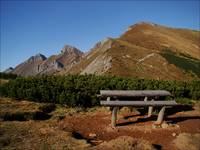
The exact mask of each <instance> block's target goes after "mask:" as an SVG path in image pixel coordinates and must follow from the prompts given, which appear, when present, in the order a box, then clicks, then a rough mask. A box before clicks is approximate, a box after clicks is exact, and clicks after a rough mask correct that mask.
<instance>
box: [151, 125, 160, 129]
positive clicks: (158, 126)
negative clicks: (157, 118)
mask: <svg viewBox="0 0 200 150" xmlns="http://www.w3.org/2000/svg"><path fill="white" fill-rule="evenodd" d="M160 127H161V126H160V125H159V124H152V128H153V129H157V128H160Z"/></svg>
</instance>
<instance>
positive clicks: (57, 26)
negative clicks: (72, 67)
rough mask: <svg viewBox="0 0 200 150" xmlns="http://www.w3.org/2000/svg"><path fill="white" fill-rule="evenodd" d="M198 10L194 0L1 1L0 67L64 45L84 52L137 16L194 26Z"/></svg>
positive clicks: (198, 20) (198, 21)
mask: <svg viewBox="0 0 200 150" xmlns="http://www.w3.org/2000/svg"><path fill="white" fill-rule="evenodd" d="M199 14H200V1H199V0H154V1H152V0H141V1H139V0H135V1H130V0H128V1H120V0H116V1H115V0H111V1H105V0H102V1H91V0H90V1H86V0H82V1H77V0H75V1H70V0H68V1H62V0H58V1H53V0H50V1H48V0H43V1H42V0H41V1H39V0H37V1H30V0H29V1H17V0H16V1H12V0H7V1H6V0H3V1H2V0H1V14H0V15H1V16H0V17H1V52H0V58H1V60H0V70H1V71H3V70H4V69H6V68H8V67H10V66H12V67H15V66H16V65H17V64H19V63H21V62H22V61H24V60H26V59H28V58H29V57H30V56H32V55H35V54H37V53H42V54H44V55H45V56H47V57H48V56H50V55H52V54H58V53H59V52H60V50H61V48H62V47H63V46H64V44H70V45H73V46H75V47H77V48H79V49H80V50H82V51H88V50H89V49H90V48H92V47H93V46H94V44H95V43H96V42H98V41H100V40H102V39H104V38H106V37H118V36H120V35H121V34H122V33H123V32H124V31H125V30H126V29H127V28H128V26H130V25H133V24H135V23H137V22H141V21H147V22H154V23H157V24H162V25H167V26H171V27H179V28H190V29H195V30H200V15H199Z"/></svg>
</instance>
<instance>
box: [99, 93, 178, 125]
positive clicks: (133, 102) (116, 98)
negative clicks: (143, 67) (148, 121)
mask: <svg viewBox="0 0 200 150" xmlns="http://www.w3.org/2000/svg"><path fill="white" fill-rule="evenodd" d="M167 96H169V97H170V96H172V95H171V93H170V92H168V91H165V90H101V91H100V95H99V97H100V98H101V99H102V100H101V101H100V104H101V105H103V106H108V107H111V108H112V117H111V125H112V126H113V127H115V126H116V120H117V111H118V109H119V107H123V106H134V107H138V106H148V107H149V109H148V117H150V116H151V114H152V112H153V107H157V106H160V107H162V108H161V110H160V112H159V114H158V118H157V121H156V124H161V123H162V121H163V118H164V112H165V108H166V106H175V105H178V104H177V103H176V101H175V100H169V101H166V100H165V99H162V98H165V97H167ZM160 98H161V100H160Z"/></svg>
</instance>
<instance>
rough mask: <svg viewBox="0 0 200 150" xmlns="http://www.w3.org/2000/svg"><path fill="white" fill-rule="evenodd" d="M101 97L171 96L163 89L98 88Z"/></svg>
mask: <svg viewBox="0 0 200 150" xmlns="http://www.w3.org/2000/svg"><path fill="white" fill-rule="evenodd" d="M100 96H101V97H155V96H171V93H170V92H168V91H165V90H100Z"/></svg>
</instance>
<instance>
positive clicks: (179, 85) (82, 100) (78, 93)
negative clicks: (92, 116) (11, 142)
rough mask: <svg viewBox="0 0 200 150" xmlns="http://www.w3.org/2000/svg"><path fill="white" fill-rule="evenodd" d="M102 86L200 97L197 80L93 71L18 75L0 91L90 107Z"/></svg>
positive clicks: (93, 104) (97, 102)
mask: <svg viewBox="0 0 200 150" xmlns="http://www.w3.org/2000/svg"><path fill="white" fill-rule="evenodd" d="M101 89H111V90H114V89H115V90H116V89H123V90H145V89H152V90H154V89H163V90H168V91H170V92H171V93H172V94H173V95H174V96H175V97H185V98H192V99H200V80H198V81H191V82H180V81H158V80H146V79H138V78H121V77H106V76H95V75H69V76H39V77H27V78H17V79H15V80H11V81H10V82H8V83H7V84H4V85H2V86H0V95H1V96H8V97H12V98H15V99H27V100H31V101H37V102H50V103H60V104H66V105H69V106H72V107H73V106H82V107H91V106H95V105H98V104H99V100H98V98H97V97H96V95H97V94H98V93H99V90H101Z"/></svg>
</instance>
